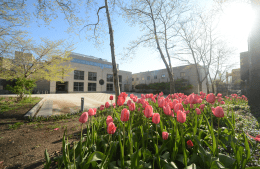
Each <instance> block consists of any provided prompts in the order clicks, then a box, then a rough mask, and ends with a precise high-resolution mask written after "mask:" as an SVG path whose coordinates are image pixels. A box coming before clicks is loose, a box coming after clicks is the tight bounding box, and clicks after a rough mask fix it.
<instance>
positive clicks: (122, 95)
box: [120, 92, 128, 100]
mask: <svg viewBox="0 0 260 169" xmlns="http://www.w3.org/2000/svg"><path fill="white" fill-rule="evenodd" d="M127 95H128V94H126V93H125V92H122V93H120V97H123V98H124V100H125V99H126V97H127Z"/></svg>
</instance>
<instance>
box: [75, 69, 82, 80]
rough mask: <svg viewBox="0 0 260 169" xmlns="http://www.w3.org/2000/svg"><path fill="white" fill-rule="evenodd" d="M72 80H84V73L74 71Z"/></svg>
mask: <svg viewBox="0 0 260 169" xmlns="http://www.w3.org/2000/svg"><path fill="white" fill-rule="evenodd" d="M74 80H84V71H79V70H74Z"/></svg>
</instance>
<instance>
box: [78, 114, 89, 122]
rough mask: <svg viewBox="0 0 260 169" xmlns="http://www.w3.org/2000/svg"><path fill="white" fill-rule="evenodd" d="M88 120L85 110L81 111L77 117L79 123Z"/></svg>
mask: <svg viewBox="0 0 260 169" xmlns="http://www.w3.org/2000/svg"><path fill="white" fill-rule="evenodd" d="M87 121H88V113H87V112H84V113H82V115H81V116H80V118H79V122H80V123H82V124H83V123H86V122H87Z"/></svg>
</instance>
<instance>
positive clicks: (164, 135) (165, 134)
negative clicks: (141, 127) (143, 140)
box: [162, 131, 169, 140]
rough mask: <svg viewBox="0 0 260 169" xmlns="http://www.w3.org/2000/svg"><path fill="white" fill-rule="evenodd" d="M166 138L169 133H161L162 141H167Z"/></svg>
mask: <svg viewBox="0 0 260 169" xmlns="http://www.w3.org/2000/svg"><path fill="white" fill-rule="evenodd" d="M168 136H169V133H167V132H165V131H164V132H162V138H163V139H164V140H167V139H168Z"/></svg>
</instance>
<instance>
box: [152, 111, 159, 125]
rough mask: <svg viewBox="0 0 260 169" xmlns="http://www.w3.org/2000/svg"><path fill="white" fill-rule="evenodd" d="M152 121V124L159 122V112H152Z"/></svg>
mask: <svg viewBox="0 0 260 169" xmlns="http://www.w3.org/2000/svg"><path fill="white" fill-rule="evenodd" d="M152 122H153V123H154V124H158V123H160V114H159V113H154V114H153V118H152Z"/></svg>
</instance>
